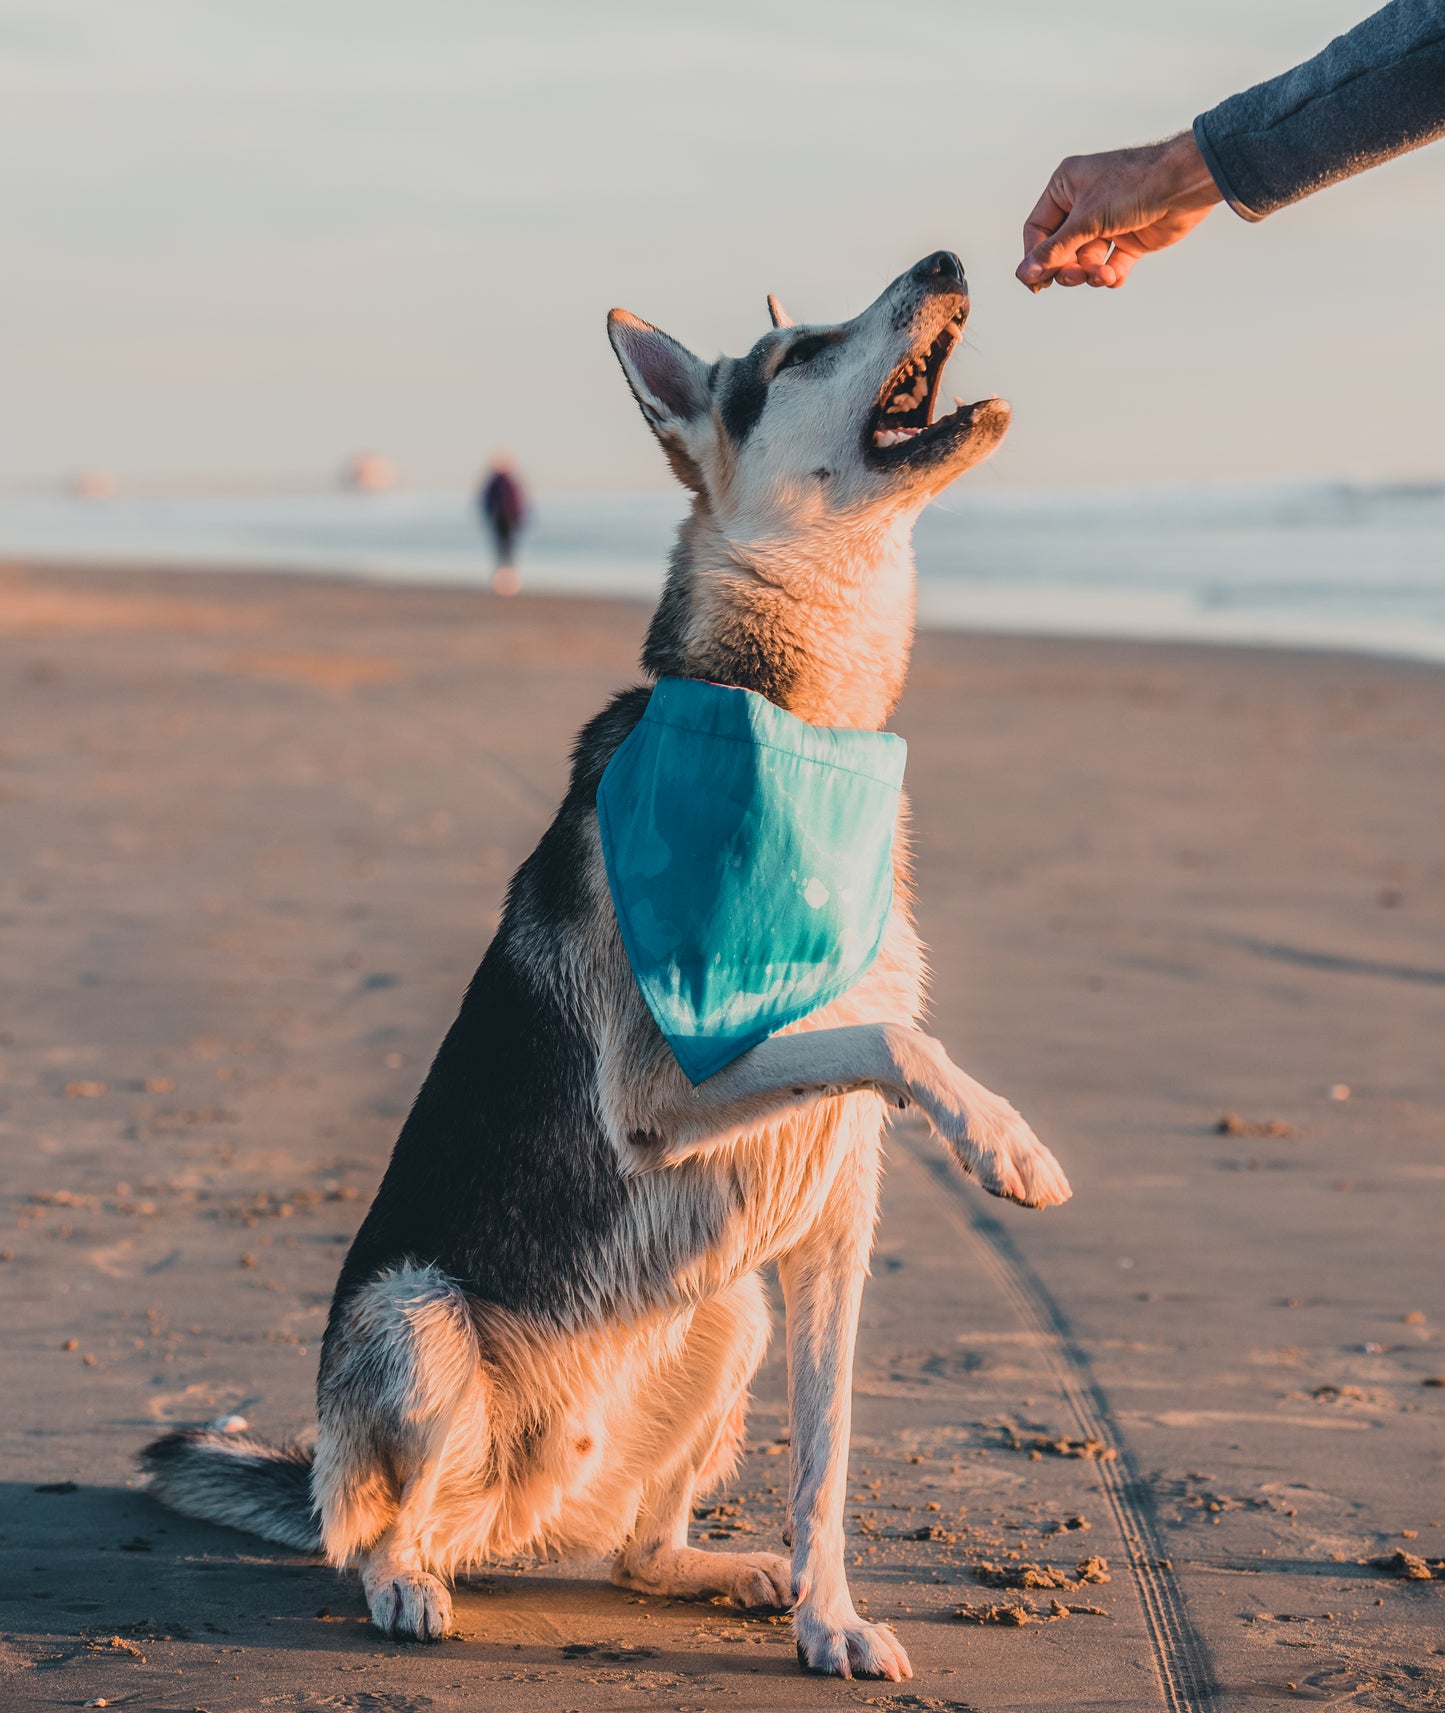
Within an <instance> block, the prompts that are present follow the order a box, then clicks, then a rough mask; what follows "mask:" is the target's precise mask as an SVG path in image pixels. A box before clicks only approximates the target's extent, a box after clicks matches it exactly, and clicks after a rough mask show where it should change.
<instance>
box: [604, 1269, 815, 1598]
mask: <svg viewBox="0 0 1445 1713" xmlns="http://www.w3.org/2000/svg"><path fill="white" fill-rule="evenodd" d="M768 1332H769V1317H768V1307H767V1303H766V1301H765V1300H764V1297H763V1288H762V1283H761V1281H760V1280H759V1279H758V1277H757V1275H756V1274H748V1275H747V1276H746V1277H744V1278H743V1279H741V1280H740V1281H739V1282H738V1283H737V1284H736V1285H734V1286H733V1287H732V1288H731V1289H730V1290H728V1291H725V1292H724V1293H723V1294H722V1295H720V1296H717V1297H713V1298H711V1299H709V1300H708V1301H707V1302H705V1303H703V1304H702V1305H700V1306H699V1308H698V1309H697V1310H696V1312H695V1314H694V1316H693V1321H692V1325H691V1327H690V1328H689V1330H688V1335H687V1342H686V1345H685V1347H684V1350H683V1354H682V1356H681V1358H680V1359H679V1361H678V1363H677V1364H676V1365H674V1366H671V1367H669V1368H668V1369H667V1370H666V1371H665V1373H664V1374H663V1375H662V1376H661V1377H660V1378H659V1381H658V1387H657V1393H656V1394H655V1395H654V1396H652V1397H650V1398H648V1399H647V1400H646V1401H645V1403H644V1408H645V1409H647V1410H648V1411H649V1412H650V1413H651V1414H652V1421H653V1423H654V1424H655V1427H654V1433H653V1434H652V1435H651V1436H649V1443H650V1444H651V1445H652V1446H654V1447H655V1448H656V1451H655V1455H656V1458H657V1465H656V1468H657V1473H656V1474H655V1475H654V1476H653V1477H651V1478H650V1479H649V1480H648V1481H647V1482H646V1483H645V1485H644V1488H643V1495H642V1503H641V1506H640V1507H639V1510H638V1517H637V1523H636V1526H635V1528H634V1531H633V1534H632V1537H631V1538H630V1539H629V1540H628V1542H627V1544H626V1545H625V1546H624V1547H623V1549H622V1551H621V1552H620V1553H619V1554H618V1555H617V1559H616V1562H615V1563H614V1564H613V1567H612V1580H613V1581H614V1582H615V1583H616V1584H617V1585H618V1586H619V1587H621V1588H637V1589H641V1590H643V1591H645V1592H646V1593H649V1594H663V1595H670V1596H672V1597H673V1598H674V1599H684V1600H702V1599H708V1598H710V1597H711V1596H713V1595H724V1596H726V1597H727V1598H728V1599H730V1600H732V1601H733V1602H734V1603H735V1604H736V1605H739V1606H747V1607H751V1608H755V1609H762V1610H771V1611H778V1610H781V1609H783V1608H785V1607H787V1606H789V1605H791V1603H792V1588H791V1575H790V1570H789V1566H788V1561H787V1559H785V1558H782V1557H780V1556H779V1555H778V1554H776V1553H764V1552H749V1553H741V1552H703V1551H701V1550H699V1549H698V1548H697V1547H691V1546H689V1545H688V1544H687V1531H688V1524H689V1522H690V1521H691V1519H692V1506H693V1501H694V1499H695V1498H697V1497H698V1496H699V1495H700V1493H702V1492H705V1491H707V1489H708V1488H710V1487H712V1486H714V1485H716V1484H717V1483H718V1482H720V1481H722V1480H724V1479H725V1478H726V1477H727V1475H728V1474H729V1473H730V1472H731V1470H732V1467H733V1465H734V1463H735V1462H736V1460H737V1456H738V1453H739V1452H740V1450H741V1449H742V1438H743V1426H744V1422H745V1419H746V1415H747V1393H748V1386H749V1384H750V1382H751V1380H752V1377H753V1375H754V1374H755V1373H756V1372H757V1367H758V1364H759V1363H760V1362H761V1361H762V1359H763V1354H764V1352H765V1351H766V1349H767V1345H768Z"/></svg>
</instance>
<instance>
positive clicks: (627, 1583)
mask: <svg viewBox="0 0 1445 1713" xmlns="http://www.w3.org/2000/svg"><path fill="white" fill-rule="evenodd" d="M612 1580H613V1582H614V1583H616V1585H617V1586H618V1587H619V1588H635V1589H637V1590H638V1591H639V1592H640V1593H644V1594H661V1595H665V1596H666V1597H667V1598H668V1599H671V1600H715V1599H719V1598H721V1599H724V1600H731V1601H732V1603H733V1605H734V1606H743V1607H746V1608H747V1609H748V1610H749V1611H752V1612H785V1611H787V1609H788V1607H789V1606H791V1605H792V1603H793V1572H792V1566H791V1565H790V1564H789V1563H788V1561H787V1559H785V1558H779V1557H778V1555H777V1553H775V1552H703V1551H701V1550H700V1549H699V1548H697V1547H691V1546H687V1547H679V1548H675V1549H673V1548H669V1549H667V1550H666V1551H663V1552H654V1553H650V1554H648V1555H647V1556H646V1557H645V1558H641V1559H633V1558H631V1557H629V1556H628V1555H627V1554H626V1553H625V1552H624V1553H623V1554H621V1555H620V1556H619V1557H618V1559H617V1561H616V1563H615V1564H614V1565H613V1566H612Z"/></svg>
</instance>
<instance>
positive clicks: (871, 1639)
mask: <svg viewBox="0 0 1445 1713" xmlns="http://www.w3.org/2000/svg"><path fill="white" fill-rule="evenodd" d="M793 1634H794V1635H795V1636H796V1637H797V1642H798V1664H799V1665H800V1666H802V1668H803V1670H804V1671H812V1672H817V1673H819V1674H820V1675H821V1676H824V1677H886V1678H887V1679H888V1680H889V1681H890V1682H891V1683H899V1682H901V1681H902V1680H903V1679H904V1678H905V1677H912V1676H913V1667H912V1666H911V1665H910V1664H909V1663H908V1655H907V1654H906V1653H905V1652H904V1651H903V1643H902V1642H900V1641H899V1639H898V1637H897V1636H895V1635H894V1634H893V1632H892V1630H889V1629H885V1628H884V1626H883V1625H882V1624H870V1623H868V1622H867V1621H866V1620H865V1619H863V1618H860V1617H859V1616H858V1614H857V1613H856V1612H853V1611H851V1610H850V1611H848V1612H847V1613H840V1614H833V1613H828V1612H813V1611H809V1610H808V1609H807V1608H806V1607H802V1606H800V1607H799V1608H798V1610H797V1611H796V1612H794V1614H793Z"/></svg>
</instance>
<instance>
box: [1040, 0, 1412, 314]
mask: <svg viewBox="0 0 1445 1713" xmlns="http://www.w3.org/2000/svg"><path fill="white" fill-rule="evenodd" d="M1440 136H1445V0H1394V4H1393V5H1389V6H1385V7H1382V8H1381V10H1380V11H1378V12H1375V13H1374V14H1372V15H1371V16H1370V17H1368V18H1366V19H1365V21H1364V22H1363V23H1362V24H1357V25H1356V26H1355V28H1354V29H1353V30H1351V31H1349V32H1348V34H1346V35H1343V36H1337V37H1336V38H1335V40H1334V41H1332V42H1331V43H1330V45H1329V46H1328V47H1327V48H1325V50H1324V51H1323V52H1322V53H1318V54H1316V55H1315V57H1314V58H1313V59H1311V60H1306V61H1305V63H1304V64H1303V65H1297V66H1296V67H1295V68H1294V70H1293V71H1287V72H1285V73H1284V74H1283V75H1282V76H1280V77H1276V78H1272V79H1271V80H1270V81H1269V82H1267V83H1257V84H1256V85H1255V86H1254V88H1253V89H1246V90H1245V91H1244V93H1243V94H1242V95H1231V96H1230V98H1229V99H1228V100H1227V101H1221V102H1220V104H1219V105H1218V106H1217V107H1211V108H1210V110H1209V111H1208V112H1207V113H1201V114H1200V115H1199V117H1198V118H1197V119H1196V120H1195V121H1194V125H1193V128H1192V129H1191V130H1188V131H1181V132H1180V133H1179V134H1178V136H1175V137H1170V138H1168V139H1167V140H1166V141H1164V142H1162V143H1150V144H1147V145H1146V146H1145V147H1143V148H1140V149H1115V150H1114V151H1112V153H1109V154H1102V155H1073V156H1070V158H1069V159H1068V160H1066V161H1061V162H1060V163H1059V165H1058V166H1057V167H1056V168H1055V169H1054V175H1053V177H1052V178H1051V179H1050V180H1049V182H1048V186H1047V188H1046V189H1045V191H1044V193H1043V195H1042V196H1041V197H1040V198H1039V200H1038V203H1037V205H1036V207H1035V208H1034V211H1033V213H1032V214H1030V215H1029V217H1028V220H1027V221H1026V222H1025V224H1024V249H1025V252H1026V254H1025V255H1024V259H1023V261H1021V262H1020V263H1019V266H1018V277H1019V279H1020V280H1022V282H1023V283H1024V284H1025V285H1026V286H1028V287H1029V289H1030V290H1031V291H1042V290H1043V289H1044V287H1045V286H1048V285H1052V284H1054V283H1055V282H1057V283H1058V284H1059V285H1062V286H1077V285H1085V284H1087V285H1091V286H1106V287H1111V288H1117V287H1119V286H1121V285H1123V283H1124V281H1125V280H1126V279H1127V278H1128V277H1129V270H1130V269H1131V268H1132V267H1133V266H1134V264H1135V262H1137V261H1138V260H1139V258H1140V257H1141V256H1146V255H1148V254H1149V253H1150V252H1151V251H1154V250H1162V249H1165V248H1166V247H1167V246H1168V245H1170V244H1177V243H1178V242H1179V240H1180V239H1181V238H1183V237H1184V236H1186V234H1188V233H1189V232H1192V231H1193V230H1194V228H1195V227H1196V226H1197V225H1198V224H1199V222H1200V221H1201V220H1202V219H1203V218H1204V216H1205V215H1206V214H1207V213H1208V212H1209V210H1210V209H1211V208H1212V207H1213V206H1214V204H1215V203H1216V202H1227V203H1228V204H1229V206H1230V207H1231V208H1232V209H1233V210H1234V212H1235V213H1236V214H1238V215H1239V216H1240V217H1241V218H1242V219H1244V220H1263V219H1264V217H1265V216H1266V215H1267V214H1273V213H1274V212H1275V210H1276V209H1279V208H1283V207H1285V206H1286V205H1287V204H1289V203H1291V202H1298V201H1299V199H1300V198H1301V197H1304V196H1309V195H1310V194H1311V193H1312V192H1314V191H1316V190H1323V189H1324V187H1325V186H1326V185H1327V184H1335V183H1336V182H1337V181H1338V180H1340V179H1342V178H1350V177H1352V176H1353V175H1354V174H1355V173H1360V172H1364V171H1365V169H1366V168H1367V167H1373V166H1378V165H1379V164H1380V162H1381V161H1387V160H1390V159H1392V158H1393V157H1394V156H1395V155H1402V154H1404V153H1405V151H1406V150H1407V149H1417V148H1419V147H1420V146H1421V144H1423V143H1429V142H1432V141H1434V139H1435V138H1437V137H1440ZM1422 213H1423V211H1422ZM1406 243H1407V245H1408V240H1406Z"/></svg>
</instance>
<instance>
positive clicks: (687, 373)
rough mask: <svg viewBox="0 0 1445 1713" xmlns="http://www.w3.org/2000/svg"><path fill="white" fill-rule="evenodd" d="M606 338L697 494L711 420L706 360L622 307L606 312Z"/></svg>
mask: <svg viewBox="0 0 1445 1713" xmlns="http://www.w3.org/2000/svg"><path fill="white" fill-rule="evenodd" d="M607 337H608V338H609V339H610V340H611V341H612V349H613V351H614V352H615V353H616V356H617V361H618V362H619V363H621V365H622V372H623V374H624V375H626V377H627V384H628V386H629V387H631V388H632V395H633V397H634V398H635V399H636V400H637V402H638V404H639V406H640V407H641V409H642V414H643V417H644V418H645V419H646V422H647V426H648V427H649V428H650V429H651V430H652V432H653V433H654V434H655V435H656V436H657V439H658V443H659V444H660V445H661V447H662V450H663V451H664V452H665V453H666V454H667V461H668V463H669V464H671V465H672V468H673V473H674V474H675V475H676V476H677V479H678V480H679V481H680V482H681V483H682V484H683V486H684V487H687V488H691V489H692V490H693V492H694V493H699V494H700V493H702V492H703V491H704V487H705V484H704V481H703V475H702V470H701V468H700V466H699V455H700V453H701V451H702V442H703V439H704V437H705V435H706V433H707V431H708V428H709V426H710V424H711V421H712V395H711V393H710V392H709V390H708V383H709V380H710V379H711V371H710V370H709V368H708V366H707V364H706V363H704V362H703V361H702V359H701V358H700V357H694V356H693V354H692V352H691V351H689V350H688V349H687V347H686V346H685V345H679V344H678V342H677V340H676V339H673V338H671V337H669V335H668V334H666V333H664V332H663V331H662V330H661V328H658V327H654V326H653V325H652V324H651V322H648V321H643V320H640V319H639V318H638V317H637V316H635V315H631V314H629V313H628V311H627V310H625V309H614V310H613V311H612V312H611V313H610V314H609V315H608V317H607Z"/></svg>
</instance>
